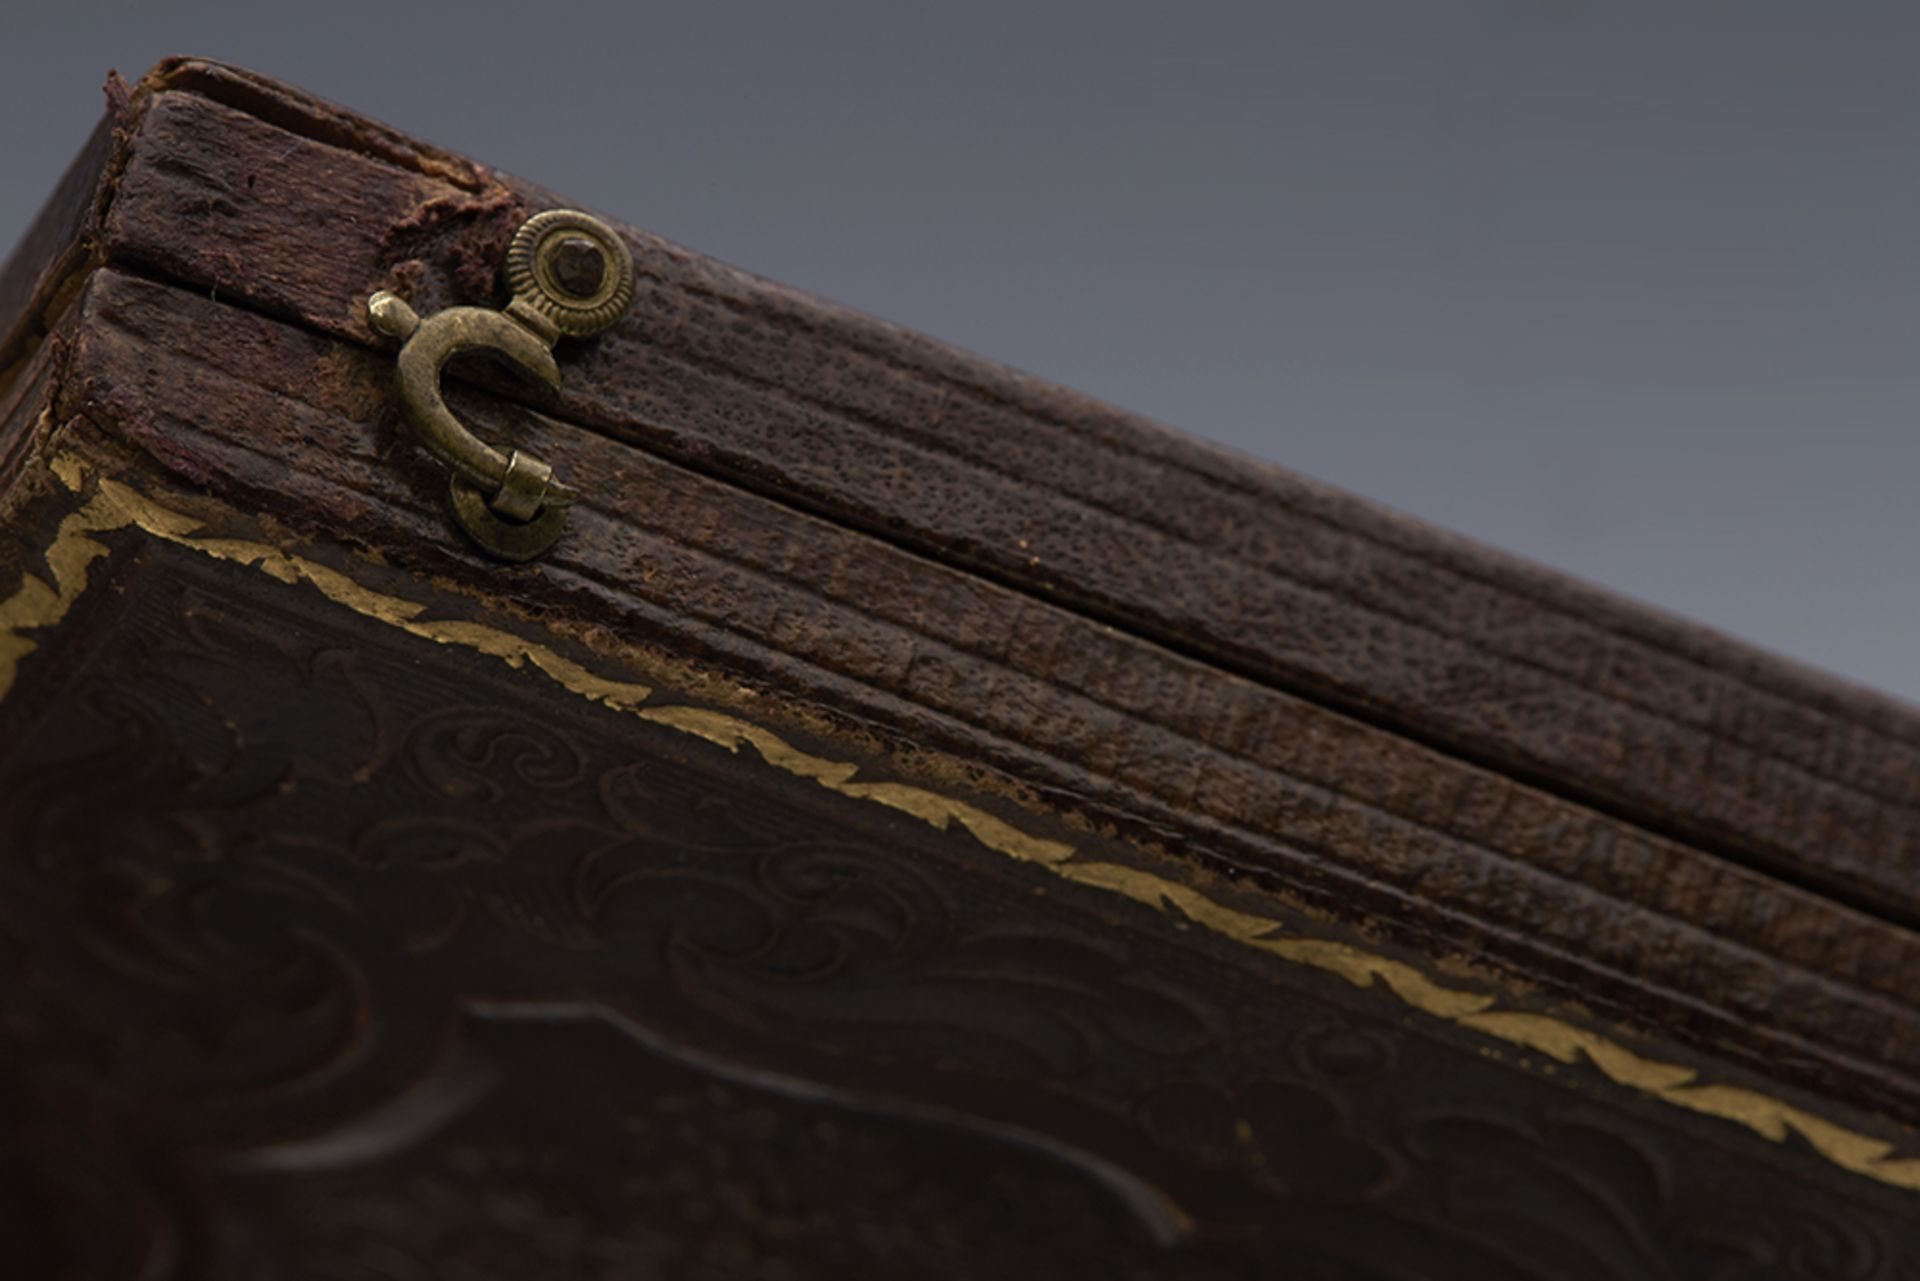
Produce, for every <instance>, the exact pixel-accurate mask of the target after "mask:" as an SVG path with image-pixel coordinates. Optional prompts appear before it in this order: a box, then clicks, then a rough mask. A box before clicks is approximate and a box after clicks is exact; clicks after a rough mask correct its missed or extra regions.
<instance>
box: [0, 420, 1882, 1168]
mask: <svg viewBox="0 0 1920 1281" xmlns="http://www.w3.org/2000/svg"><path fill="white" fill-rule="evenodd" d="M52 467H53V471H54V473H55V474H56V475H57V476H58V477H59V478H60V480H61V482H62V483H63V484H64V485H65V486H66V487H67V489H68V490H69V491H71V492H72V493H74V494H75V495H81V494H83V493H84V492H85V489H86V472H87V464H86V463H85V462H84V461H82V460H81V459H80V458H79V457H78V456H77V455H73V454H63V455H60V456H59V457H57V458H56V459H55V460H54V461H53V464H52ZM130 528H131V529H138V530H141V531H143V532H144V533H146V534H148V535H150V536H151V537H154V538H158V539H162V540H164V541H166V542H169V543H172V544H174V545H176V546H179V547H184V548H187V549H189V550H191V551H194V552H197V553H199V554H200V555H203V556H207V557H211V558H212V559H215V560H222V561H228V562H230V563H233V564H236V565H244V566H246V567H248V568H251V569H254V570H257V571H259V572H260V573H263V574H266V575H267V576H268V577H270V578H274V579H277V580H279V581H280V582H283V583H288V584H300V583H306V584H308V585H309V586H311V587H313V588H314V589H315V590H317V591H318V592H319V593H320V594H321V595H322V596H324V597H326V598H327V599H328V600H330V601H333V602H335V603H337V604H339V605H343V606H345V607H346V608H348V609H351V610H353V611H354V612H355V613H358V614H361V615H364V616H365V617H367V618H372V619H376V620H378V621H380V622H382V623H386V624H388V625H390V626H393V627H397V628H399V629H400V630H402V631H404V632H407V633H408V634H410V635H413V636H418V637H420V638H422V639H424V640H430V641H434V642H437V643H439V644H442V645H458V646H460V647H462V648H465V649H470V650H473V651H475V652H477V653H481V654H485V655H487V656H489V657H492V658H496V659H498V660H500V661H501V662H503V663H505V664H506V665H507V666H509V667H513V668H524V667H531V668H533V669H534V670H536V671H538V672H540V673H542V674H543V675H545V676H546V677H547V678H548V679H549V680H551V681H553V683H554V684H556V685H558V686H560V687H561V688H562V689H565V690H567V691H569V692H571V693H573V694H577V695H579V696H580V697H582V698H585V699H589V700H591V701H593V702H596V703H601V704H603V705H605V706H607V707H609V708H612V709H613V710H615V711H617V712H622V713H625V714H627V715H630V716H636V717H639V718H640V719H641V720H644V721H650V722H652V723H653V724H656V725H662V726H665V727H667V728H669V729H673V730H677V731H679V732H681V733H685V734H691V735H693V736H695V737H697V738H701V739H705V740H706V741H707V742H709V743H714V744H717V745H718V746H720V747H723V748H725V749H727V750H728V751H730V752H738V751H740V750H741V749H742V748H751V749H753V751H754V752H755V753H757V754H758V755H759V756H760V757H761V759H763V760H764V761H765V762H766V763H767V764H769V765H772V766H773V767H775V768H776V769H781V770H785V771H787V772H788V773H790V774H793V775H796V776H798V777H800V778H803V779H808V780H811V781H812V782H814V783H817V784H819V785H820V786H821V787H824V788H826V789H827V790H829V791H832V792H837V793H839V794H840V795H842V796H846V797H850V798H852V799H854V800H859V801H866V802H868V803H870V804H874V805H884V806H886V807H887V808H889V809H893V810H897V811H899V812H900V813H902V814H907V815H910V816H912V817H913V818H915V819H918V820H920V821H921V822H924V823H927V824H929V825H931V826H933V827H935V828H938V829H941V830H943V831H944V830H948V829H951V828H953V827H956V826H957V827H960V828H963V829H965V830H966V831H967V832H969V833H970V834H971V835H972V836H973V837H974V839H976V840H977V841H979V842H980V844H982V845H984V846H986V847H987V848H988V849H990V850H994V851H996V852H998V853H1000V854H1003V855H1006V856H1007V857H1009V858H1014V859H1019V860H1020V861H1022V862H1026V863H1032V864H1036V865H1038V866H1040V867H1043V868H1045V869H1046V870H1048V871H1049V872H1051V873H1053V874H1054V875H1056V876H1059V877H1061V878H1062V879H1064V880H1068V881H1072V882H1075V883H1076V884H1080V885H1087V886H1093V887H1095V888H1098V889H1101V890H1106V891H1109V892H1111V893H1115V894H1119V895H1123V896H1125V897H1126V898H1129V899H1133V900H1134V901H1136V902H1139V903H1142V904H1145V905H1146V906H1148V907H1150V908H1153V909H1155V910H1157V911H1160V912H1163V913H1166V914H1168V915H1170V916H1178V917H1183V918H1185V919H1186V920H1189V921H1191V922H1193V923H1194V924H1196V925H1199V926H1201V927H1203V928H1205V929H1208V930H1211V931H1213V932H1215V933H1217V934H1220V935H1222V936H1224V937H1226V938H1229V939H1232V940H1233V941H1234V942H1236V943H1240V944H1243V945H1245V946H1247V947H1250V948H1254V949H1257V950H1258V951H1261V952H1265V953H1267V954H1268V955H1270V956H1274V957H1277V958H1279V959H1281V960H1283V961H1288V962H1291V963H1293V964H1296V965H1305V966H1310V967H1312V968H1314V969H1317V970H1321V971H1324V972H1326V973H1328V974H1333V975H1337V976H1338V977H1340V978H1342V979H1345V980H1346V981H1347V982H1349V983H1352V984H1353V985H1354V986H1356V987H1362V988H1365V987H1371V986H1375V985H1378V986H1380V987H1383V988H1385V989H1386V990H1387V991H1389V992H1391V993H1392V994H1393V995H1394V996H1396V997H1398V998H1399V999H1400V1000H1401V1001H1402V1002H1404V1003H1405V1004H1406V1005H1407V1006H1409V1007H1411V1008H1413V1009H1415V1010H1418V1011H1420V1012H1421V1013H1423V1014H1428V1015H1431V1016H1433V1017H1435V1018H1438V1019H1443V1020H1445V1021H1446V1022H1449V1023H1452V1024H1454V1025H1455V1026H1457V1027H1461V1028H1465V1029H1467V1030H1469V1031H1471V1032H1475V1033H1478V1034H1480V1035H1482V1036H1486V1037H1490V1038H1492V1039H1494V1040H1496V1041H1499V1042H1502V1043H1504V1044H1505V1045H1507V1046H1510V1047H1514V1048H1517V1049H1520V1050H1526V1051H1531V1052H1534V1053H1538V1054H1543V1055H1546V1056H1547V1057H1549V1058H1552V1059H1555V1060H1557V1061H1559V1062H1561V1063H1566V1064H1577V1063H1579V1062H1580V1061H1581V1060H1583V1059H1584V1060H1585V1061H1586V1062H1587V1063H1588V1064H1590V1065H1592V1067H1594V1068H1595V1069H1597V1070H1598V1071H1599V1072H1600V1074H1601V1075H1602V1076H1604V1077H1606V1078H1607V1079H1608V1080H1609V1081H1612V1082H1613V1083H1615V1084H1617V1085H1621V1086H1624V1087H1626V1088H1628V1089H1630V1090H1634V1091H1637V1092H1638V1093H1640V1094H1643V1095H1649V1096H1651V1097H1653V1098H1656V1099H1659V1100H1660V1101H1661V1102H1663V1103H1667V1104H1670V1105H1672V1106H1673V1107H1677V1108H1684V1109H1685V1110H1687V1111H1689V1112H1693V1113H1697V1114H1699V1115H1702V1116H1708V1117H1715V1118H1718V1119H1720V1120H1723V1121H1727V1122H1730V1123H1732V1124H1735V1125H1738V1126H1742V1127H1744V1128H1745V1129H1747V1130H1750V1131H1752V1132H1753V1133H1755V1134H1757V1135H1759V1136H1761V1137H1762V1138H1765V1139H1770V1140H1772V1141H1773V1142H1776V1143H1785V1142H1787V1141H1789V1140H1790V1139H1792V1138H1794V1137H1795V1136H1797V1137H1799V1138H1800V1139H1802V1140H1804V1141H1805V1142H1806V1144H1807V1145H1808V1146H1809V1147H1811V1148H1812V1149H1813V1150H1814V1151H1815V1152H1817V1153H1819V1154H1820V1155H1821V1156H1822V1157H1824V1158H1825V1159H1826V1160H1828V1161H1830V1162H1832V1163H1833V1164H1834V1165H1836V1166H1839V1167H1840V1168H1842V1169H1844V1170H1849V1171H1852V1172H1853V1173H1855V1174H1859V1175H1864V1176H1866V1177H1867V1178H1869V1179H1874V1180H1877V1181H1878V1182H1880V1183H1884V1184H1887V1185H1890V1186H1892V1187H1896V1188H1905V1189H1908V1190H1911V1191H1920V1157H1913V1156H1903V1155H1900V1154H1899V1153H1898V1152H1897V1151H1896V1149H1895V1147H1894V1145H1893V1144H1892V1143H1889V1142H1887V1141H1886V1140H1884V1139H1881V1138H1876V1137H1874V1136H1872V1135H1869V1134H1863V1133H1861V1132H1859V1131H1857V1130H1853V1129H1849V1128H1848V1127H1847V1126H1845V1125H1841V1124H1838V1123H1836V1122H1834V1121H1830V1120H1827V1119H1826V1118H1824V1117H1821V1116H1816V1115H1814V1114H1813V1113H1811V1112H1808V1111H1806V1110H1805V1109H1803V1108H1800V1107H1796V1106H1794V1105H1793V1104H1791V1103H1787V1102H1785V1101H1783V1100H1781V1099H1777V1098H1774V1097H1772V1096H1770V1095H1767V1094H1763V1093H1761V1092H1759V1091H1757V1090H1753V1089H1749V1088H1747V1087H1745V1086H1738V1085H1729V1084H1723V1083H1717V1082H1714V1081H1711V1080H1705V1079H1703V1078H1702V1077H1701V1075H1700V1073H1699V1072H1698V1071H1697V1070H1696V1069H1694V1068H1691V1067H1688V1066H1686V1065H1684V1064H1679V1063H1668V1062H1662V1061H1661V1060H1659V1059H1656V1058H1649V1057H1647V1056H1646V1055H1643V1054H1641V1053H1639V1052H1638V1051H1636V1050H1633V1049H1630V1048H1629V1047H1627V1046H1626V1045H1624V1044H1622V1043H1620V1042H1619V1041H1616V1040H1613V1039H1611V1038H1609V1037H1607V1036H1604V1035H1601V1034H1600V1033H1598V1032H1595V1031H1592V1030H1590V1029H1587V1028H1583V1027H1579V1026H1576V1025H1574V1024H1572V1023H1569V1022H1566V1021H1564V1020H1562V1019H1559V1018H1555V1017H1553V1016H1551V1015H1546V1014H1540V1013H1534V1012H1530V1011H1524V1010H1511V1009H1502V1008H1501V1006H1500V1002H1499V999H1498V998H1497V997H1495V996H1493V995H1490V994H1488V993H1486V992H1479V991H1474V990H1471V989H1468V988H1462V987H1454V986H1451V985H1449V984H1448V983H1445V982H1442V981H1440V980H1439V979H1436V978H1434V977H1432V976H1431V975H1429V974H1426V973H1423V972H1422V971H1421V970H1419V969H1417V968H1415V967H1414V966H1412V965H1409V964H1408V963H1406V962H1404V961H1400V960H1396V959H1394V958H1391V957H1388V956H1383V955H1378V954H1375V953H1372V952H1369V951H1366V950H1365V949H1363V948H1360V947H1357V946H1354V945H1352V944H1349V943H1342V942H1337V941H1333V940H1329V939H1316V938H1306V937H1300V936H1297V935H1289V934H1288V933H1286V932H1285V927H1284V926H1283V924H1282V923H1281V922H1280V921H1278V920H1275V919H1273V918H1270V917H1265V916H1261V915H1259V914H1257V913H1253V912H1245V911H1241V910H1238V909H1236V908H1232V907H1229V906H1227V905H1226V904H1224V903H1221V902H1218V901H1216V900H1214V899H1212V898H1210V897H1208V896H1207V895H1205V894H1203V893H1201V892H1200V891H1198V890H1196V889H1194V888H1192V887H1190V886H1186V885H1182V884H1180V883H1178V882H1176V881H1171V880H1168V879H1167V878H1165V877H1162V876H1157V875H1155V874H1153V873H1151V872H1147V871H1142V870H1141V869H1139V868H1135V867H1127V866H1122V865H1121V864H1117V863H1110V862H1103V861H1099V860H1097V859H1089V858H1084V857H1082V856H1081V852H1080V851H1079V850H1078V849H1077V848H1076V847H1075V846H1074V845H1072V844H1070V843H1068V842H1065V841H1059V840H1053V839H1049V838H1046V837H1041V836H1037V835H1034V834H1032V833H1029V832H1025V831H1022V830H1021V829H1020V828H1018V827H1016V826H1015V825H1013V824H1012V823H1009V822H1007V821H1005V820H1003V819H1000V818H997V817H995V816H994V815H992V814H990V813H988V812H987V811H985V810H983V809H981V808H979V807H978V806H975V805H972V804H969V803H968V802H966V801H963V800H959V799H957V798H955V797H951V796H945V795H942V794H940V793H938V792H934V791H930V790H928V789H926V788H923V787H917V786H914V785H911V784H907V783H899V782H885V781H877V780H869V779H861V778H858V777H856V775H857V774H858V772H859V767H858V765H856V764H853V763H850V762H846V761H836V760H830V759H828V758H826V757H822V756H816V755H813V754H812V753H810V752H807V751H803V750H802V749H800V748H798V747H795V746H794V745H793V744H791V743H789V742H787V741H786V740H785V739H783V738H781V737H780V736H779V735H778V734H775V733H774V732H772V731H771V730H768V729H766V728H764V727H762V726H759V725H755V724H753V723H751V722H749V721H746V720H743V719H741V718H740V717H738V716H733V715H730V714H728V713H725V712H718V711H713V710H710V709H707V708H700V707H690V706H685V705H672V704H661V703H654V702H651V701H650V700H651V699H652V698H653V696H654V690H653V689H652V687H650V686H647V685H642V684H637V683H633V682H629V681H618V680H613V679H611V678H609V677H606V676H602V675H600V674H598V673H596V672H593V671H590V670H588V669H587V668H586V667H583V666H582V665H580V664H579V663H576V662H573V661H572V660H570V659H568V658H565V657H563V656H561V655H560V654H558V653H556V652H555V651H554V650H552V649H550V648H549V647H547V646H545V645H542V644H540V643H538V642H536V641H531V640H528V639H526V638H524V637H522V636H518V635H515V634H514V633H512V632H509V631H506V630H503V629H501V628H498V627H493V626H489V625H487V624H485V623H477V622H472V621H468V620H462V619H441V618H434V617H432V616H431V615H430V613H429V611H428V608H427V606H425V605H423V604H420V603H418V602H415V601H411V600H406V599H404V598H402V597H399V596H392V595H388V594H386V593H383V592H379V591H375V590H374V589H372V588H369V587H366V586H364V585H362V584H360V583H358V582H356V581H354V580H353V579H352V578H351V577H349V576H347V575H346V574H343V573H341V572H339V571H338V570H335V569H330V568H328V567H327V566H325V565H321V564H317V563H315V562H314V561H311V560H307V559H305V558H304V557H301V556H298V555H295V554H293V553H292V552H288V551H283V550H281V549H280V548H277V547H273V546H270V545H268V544H266V543H263V542H257V541H251V540H246V539H237V538H220V537H215V536H212V535H208V534H203V533H201V532H199V531H200V530H201V529H202V522H201V521H199V520H198V519H196V518H195V517H193V516H190V515H186V514H184V513H181V512H176V511H173V510H171V509H169V508H167V507H164V506H162V505H161V504H160V503H158V502H156V501H154V500H153V499H152V498H150V497H148V496H147V495H145V494H142V493H140V492H138V491H137V490H135V489H133V488H131V487H129V486H127V485H125V484H123V483H121V482H119V481H116V480H114V479H112V478H111V477H106V476H101V477H99V478H98V480H97V482H96V483H95V485H94V487H93V493H92V495H91V496H90V497H87V498H86V500H85V501H84V502H83V503H81V504H80V505H79V506H78V507H76V508H75V509H73V510H72V511H70V512H69V513H68V514H67V515H66V516H65V517H64V518H62V520H61V522H60V527H59V530H58V532H57V533H56V534H55V536H54V540H53V543H52V545H51V546H50V547H48V548H47V549H46V550H45V552H44V554H43V555H44V559H45V563H46V566H47V570H48V572H49V574H50V575H51V577H52V581H51V582H47V581H45V580H43V579H41V578H38V577H35V576H34V575H32V574H26V575H23V577H22V581H21V584H20V586H19V588H18V589H16V590H15V591H14V593H13V595H12V596H10V597H8V598H7V599H6V600H5V601H0V698H3V697H5V695H6V693H7V692H8V691H9V690H10V689H11V688H12V686H13V681H14V677H15V674H16V673H17V671H18V669H19V663H20V660H21V659H22V658H24V657H25V656H26V655H27V654H29V653H31V652H32V651H33V650H34V648H35V642H34V641H33V639H32V638H31V637H30V636H29V635H28V633H30V632H33V631H37V630H39V629H42V628H45V627H48V626H51V625H52V624H54V623H57V622H59V621H60V620H61V619H62V618H64V617H65V616H66V614H67V612H68V611H69V610H70V609H72V607H73V604H74V602H75V601H76V600H77V599H78V598H79V596H80V594H81V592H82V591H84V590H85V588H86V583H87V569H88V566H89V565H91V564H92V563H93V562H94V561H95V560H96V559H98V558H100V557H102V556H104V555H106V554H107V547H106V545H105V544H104V543H102V542H100V541H99V540H98V539H96V538H95V537H94V535H96V534H102V533H106V532H109V531H113V530H122V529H130Z"/></svg>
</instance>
